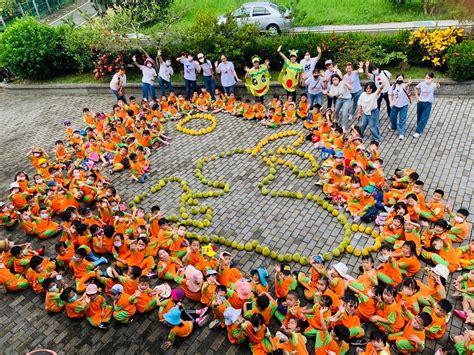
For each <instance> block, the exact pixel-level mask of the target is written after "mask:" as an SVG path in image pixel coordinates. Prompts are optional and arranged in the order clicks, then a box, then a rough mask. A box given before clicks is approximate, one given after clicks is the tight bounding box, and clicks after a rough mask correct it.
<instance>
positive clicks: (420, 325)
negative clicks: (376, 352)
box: [388, 312, 432, 354]
mask: <svg viewBox="0 0 474 355" xmlns="http://www.w3.org/2000/svg"><path fill="white" fill-rule="evenodd" d="M409 318H410V321H409V322H408V323H407V325H406V326H405V329H404V330H403V332H398V333H393V334H390V335H389V336H388V340H389V341H390V342H394V343H395V347H396V349H397V350H398V351H399V352H401V353H403V354H405V353H414V352H420V353H421V352H422V351H423V350H424V348H425V337H426V335H425V328H426V327H427V326H428V325H430V324H431V322H432V319H431V316H430V315H429V314H428V313H426V312H421V313H420V314H418V315H416V316H414V315H410V316H409Z"/></svg>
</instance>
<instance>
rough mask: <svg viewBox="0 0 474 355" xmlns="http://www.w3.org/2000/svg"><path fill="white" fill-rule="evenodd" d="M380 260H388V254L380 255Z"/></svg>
mask: <svg viewBox="0 0 474 355" xmlns="http://www.w3.org/2000/svg"><path fill="white" fill-rule="evenodd" d="M378 259H379V261H380V262H382V263H384V262H386V261H387V260H388V255H381V256H379V257H378Z"/></svg>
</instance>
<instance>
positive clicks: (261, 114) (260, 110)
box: [253, 102, 265, 121]
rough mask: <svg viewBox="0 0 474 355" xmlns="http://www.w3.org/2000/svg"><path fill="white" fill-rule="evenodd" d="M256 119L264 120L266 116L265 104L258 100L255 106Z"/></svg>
mask: <svg viewBox="0 0 474 355" xmlns="http://www.w3.org/2000/svg"><path fill="white" fill-rule="evenodd" d="M253 107H254V111H255V119H257V120H259V121H262V120H263V119H264V118H265V106H264V105H263V103H261V102H257V103H256V104H255V105H254V106H253Z"/></svg>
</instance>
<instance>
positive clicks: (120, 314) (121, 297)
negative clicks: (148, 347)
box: [110, 284, 137, 324]
mask: <svg viewBox="0 0 474 355" xmlns="http://www.w3.org/2000/svg"><path fill="white" fill-rule="evenodd" d="M110 297H111V298H112V300H113V301H114V310H113V313H112V315H113V317H114V319H115V320H117V321H118V322H120V323H123V324H126V323H128V322H130V321H132V317H133V316H134V315H135V313H136V311H137V307H136V306H135V304H136V303H137V296H136V295H129V294H126V293H124V289H123V286H122V285H120V284H115V285H114V286H113V287H112V288H111V290H110Z"/></svg>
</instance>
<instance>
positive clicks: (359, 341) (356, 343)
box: [349, 338, 368, 347]
mask: <svg viewBox="0 0 474 355" xmlns="http://www.w3.org/2000/svg"><path fill="white" fill-rule="evenodd" d="M367 343H368V341H367V340H365V339H364V338H361V339H354V340H353V341H350V342H349V344H350V345H352V346H360V347H364V346H366V345H367Z"/></svg>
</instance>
